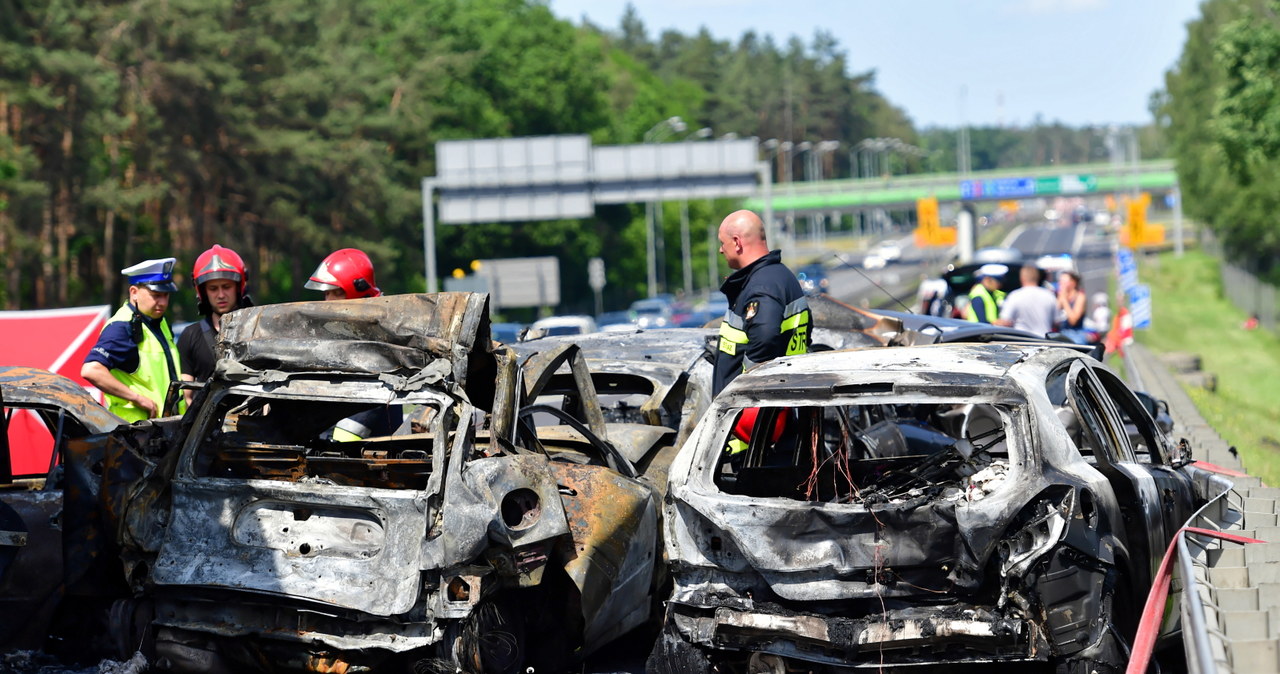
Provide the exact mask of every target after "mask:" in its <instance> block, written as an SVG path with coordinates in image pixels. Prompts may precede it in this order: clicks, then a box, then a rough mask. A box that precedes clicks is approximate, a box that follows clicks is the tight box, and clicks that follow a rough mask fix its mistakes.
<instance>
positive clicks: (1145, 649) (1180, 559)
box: [1125, 461, 1264, 674]
mask: <svg viewBox="0 0 1280 674" xmlns="http://www.w3.org/2000/svg"><path fill="white" fill-rule="evenodd" d="M1191 465H1192V466H1193V467H1194V468H1196V469H1199V470H1198V471H1196V472H1197V473H1201V474H1196V475H1195V476H1194V477H1195V478H1196V481H1197V482H1200V483H1201V486H1200V489H1201V490H1202V492H1201V493H1204V494H1207V495H1211V496H1210V497H1209V499H1208V501H1207V502H1206V503H1205V504H1204V505H1203V506H1201V507H1200V509H1199V510H1197V511H1196V512H1195V513H1194V514H1193V515H1192V516H1191V517H1190V519H1188V520H1187V522H1186V524H1185V525H1183V527H1182V529H1180V530H1179V531H1178V533H1177V534H1175V535H1174V537H1173V539H1172V540H1171V541H1169V548H1168V549H1167V550H1166V551H1165V555H1164V559H1163V560H1161V563H1160V570H1159V571H1158V572H1157V574H1156V578H1155V582H1154V583H1153V584H1152V587H1151V592H1150V593H1149V594H1148V595H1147V602H1146V605H1145V606H1144V607H1143V611H1142V618H1141V620H1140V621H1139V623H1138V632H1137V634H1136V635H1135V636H1134V640H1133V649H1132V653H1131V659H1130V660H1129V665H1128V667H1127V668H1126V669H1125V672H1126V674H1143V673H1144V672H1146V670H1147V665H1148V664H1149V663H1150V661H1151V656H1152V652H1153V650H1154V648H1155V645H1156V638H1157V637H1158V636H1159V633H1160V626H1161V623H1162V621H1163V618H1164V611H1165V604H1166V600H1167V599H1168V595H1169V591H1170V588H1171V587H1172V583H1173V572H1174V564H1173V562H1174V561H1175V560H1176V561H1177V569H1178V575H1179V577H1180V579H1181V581H1182V592H1181V595H1180V602H1179V614H1180V618H1181V620H1182V640H1183V653H1184V655H1185V656H1186V662H1187V671H1188V672H1190V673H1191V674H1207V673H1208V672H1218V671H1220V668H1222V667H1226V668H1228V671H1229V668H1230V663H1229V662H1228V660H1227V646H1226V640H1227V637H1226V635H1225V634H1223V632H1222V630H1221V629H1220V628H1219V627H1218V625H1217V621H1216V620H1215V621H1214V624H1212V625H1210V622H1209V620H1208V619H1207V617H1206V612H1205V605H1206V603H1208V604H1210V605H1212V599H1211V598H1210V595H1211V592H1210V588H1209V586H1208V585H1207V584H1206V583H1204V582H1202V580H1201V577H1202V574H1198V573H1197V572H1196V571H1197V568H1199V569H1201V570H1203V571H1204V572H1205V573H1204V574H1203V575H1204V576H1206V577H1207V569H1208V565H1207V563H1206V561H1205V560H1206V559H1207V557H1208V551H1209V550H1210V549H1211V548H1212V547H1213V546H1219V547H1220V546H1221V545H1222V544H1223V543H1224V542H1226V543H1242V544H1248V543H1262V542H1264V541H1260V540H1258V539H1256V538H1250V537H1248V536H1242V535H1240V534H1233V533H1230V532H1228V531H1226V530H1225V529H1227V528H1232V527H1236V526H1238V525H1239V524H1240V523H1241V522H1242V521H1243V519H1244V500H1243V497H1242V496H1241V495H1240V494H1238V493H1236V492H1235V484H1234V483H1233V482H1232V481H1231V480H1229V479H1227V478H1228V477H1243V476H1244V473H1239V472H1237V471H1233V470H1229V469H1226V468H1222V467H1220V466H1215V465H1213V464H1210V463H1205V462H1203V461H1197V462H1195V463H1193V464H1191ZM1232 497H1234V498H1235V499H1236V500H1237V503H1236V504H1232V502H1231V501H1232ZM1197 525H1200V526H1197ZM1206 526H1207V527H1209V528H1205V527H1206ZM1197 536H1198V537H1205V538H1210V539H1213V540H1212V542H1208V543H1206V542H1203V541H1201V540H1200V539H1199V538H1195V537H1197ZM1193 544H1194V546H1195V547H1197V548H1199V552H1198V553H1197V554H1193V553H1192V545H1193ZM1215 609H1216V607H1215Z"/></svg>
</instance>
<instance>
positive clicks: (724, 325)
mask: <svg viewBox="0 0 1280 674" xmlns="http://www.w3.org/2000/svg"><path fill="white" fill-rule="evenodd" d="M809 323H810V316H809V301H808V300H807V299H805V298H803V297H801V298H800V299H798V300H796V301H794V302H791V303H790V304H788V305H787V306H786V307H785V308H784V309H783V311H782V323H781V324H780V325H779V326H778V332H779V333H782V334H786V333H788V332H790V333H791V337H790V339H788V340H787V350H786V353H785V354H784V355H787V356H795V355H797V354H801V353H808V352H809ZM746 324H747V322H746V319H744V318H742V317H741V316H739V315H738V314H735V313H733V310H729V311H726V312H725V314H724V321H723V322H721V323H720V350H721V351H723V352H725V353H727V354H729V355H730V356H733V355H736V354H737V352H738V347H739V345H743V344H746V343H747V342H748V341H749V339H748V337H747V331H746V327H747V325H746ZM755 364H756V363H755V362H754V361H752V360H751V359H749V358H747V357H746V356H745V355H744V356H743V362H742V369H743V371H746V370H747V369H750V367H751V366H752V365H755Z"/></svg>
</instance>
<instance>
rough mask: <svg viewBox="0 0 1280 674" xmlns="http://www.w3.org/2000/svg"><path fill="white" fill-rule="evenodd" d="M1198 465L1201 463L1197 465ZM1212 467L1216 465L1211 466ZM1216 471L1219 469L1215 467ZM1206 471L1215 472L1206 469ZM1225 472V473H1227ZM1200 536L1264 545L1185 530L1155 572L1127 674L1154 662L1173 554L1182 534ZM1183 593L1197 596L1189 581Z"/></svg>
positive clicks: (1195, 529) (1218, 533) (1207, 531)
mask: <svg viewBox="0 0 1280 674" xmlns="http://www.w3.org/2000/svg"><path fill="white" fill-rule="evenodd" d="M1196 463H1197V464H1198V463H1199V462H1196ZM1208 465H1210V466H1212V465H1213V464H1208ZM1214 468H1217V466H1214ZM1206 470H1212V469H1209V468H1206ZM1224 470H1225V469H1224ZM1184 531H1185V532H1187V533H1189V534H1200V535H1203V536H1210V537H1212V538H1218V539H1222V540H1224V541H1230V542H1232V543H1265V542H1266V541H1260V540H1258V539H1256V538H1249V537H1248V536H1241V535H1239V534H1229V533H1226V532H1225V531H1214V530H1212V529H1201V528H1200V527H1183V528H1182V529H1179V530H1178V533H1176V534H1174V535H1173V540H1171V541H1169V549H1167V550H1165V553H1164V559H1163V560H1161V561H1160V570H1159V571H1157V572H1156V579H1155V582H1154V583H1152V584H1151V593H1150V594H1148V595H1147V604H1146V606H1144V607H1143V609H1142V619H1141V620H1139V621H1138V633H1137V634H1136V635H1134V637H1133V651H1132V653H1131V654H1130V660H1129V666H1128V667H1127V668H1126V669H1125V670H1124V671H1125V674H1143V673H1144V672H1146V671H1147V664H1148V663H1150V662H1151V653H1152V651H1154V650H1155V647H1156V637H1157V636H1159V634H1160V622H1161V620H1162V619H1163V618H1164V603H1165V600H1166V599H1167V598H1168V597H1169V585H1170V584H1171V583H1172V582H1173V552H1174V549H1175V548H1176V546H1177V545H1178V541H1180V540H1182V532H1184ZM1182 591H1183V592H1195V587H1193V586H1192V584H1191V583H1190V579H1187V582H1184V583H1183V588H1182Z"/></svg>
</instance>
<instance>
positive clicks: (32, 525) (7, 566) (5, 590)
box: [0, 367, 125, 649]
mask: <svg viewBox="0 0 1280 674" xmlns="http://www.w3.org/2000/svg"><path fill="white" fill-rule="evenodd" d="M0 410H2V415H0V443H2V444H0V606H2V607H3V610H0V644H3V646H4V648H5V649H34V648H39V647H41V646H42V645H43V644H44V642H45V639H46V638H47V635H48V633H49V631H50V628H51V623H52V622H53V620H54V617H55V612H56V610H57V609H58V607H59V605H60V602H61V599H62V597H63V595H64V578H63V530H64V528H66V527H65V525H66V523H65V522H64V519H63V502H62V499H63V487H64V481H63V467H62V466H61V465H60V464H58V463H57V462H56V461H53V460H51V459H53V458H56V457H59V456H61V455H62V454H63V453H64V452H65V451H66V449H67V447H68V446H71V445H78V446H83V447H87V446H90V445H97V444H98V443H100V442H102V441H104V440H105V435H104V434H105V433H107V432H109V431H111V430H113V429H115V428H116V427H118V426H120V425H122V424H124V423H125V422H124V421H123V420H122V419H120V418H119V417H117V416H115V415H114V414H111V413H110V412H108V411H107V410H106V409H105V408H103V407H102V406H101V405H99V404H98V403H97V402H96V401H95V400H93V398H91V397H90V396H89V394H88V392H87V391H85V389H84V388H83V387H81V386H80V385H78V384H76V383H75V382H73V381H71V380H70V379H67V378H66V377H63V376H61V375H58V374H54V373H52V372H49V371H47V370H41V369H36V368H30V367H0ZM17 415H25V416H26V418H27V419H30V420H33V421H34V426H35V427H37V428H43V429H44V430H45V431H47V436H45V437H47V438H48V439H49V440H50V445H49V446H50V448H51V450H52V454H53V456H52V457H49V458H47V459H43V458H42V460H43V461H46V462H47V465H48V473H47V474H46V473H45V472H43V471H42V472H41V473H40V474H39V475H35V476H15V475H14V474H13V470H12V468H13V466H14V463H13V461H11V457H13V456H16V455H19V454H21V455H24V456H27V457H30V455H31V454H32V453H33V451H34V448H33V447H29V446H24V445H23V444H19V443H26V442H32V441H35V440H36V439H35V438H32V437H30V436H22V438H21V439H20V438H18V437H11V435H10V432H9V431H10V423H11V422H12V421H13V420H14V419H15V418H17Z"/></svg>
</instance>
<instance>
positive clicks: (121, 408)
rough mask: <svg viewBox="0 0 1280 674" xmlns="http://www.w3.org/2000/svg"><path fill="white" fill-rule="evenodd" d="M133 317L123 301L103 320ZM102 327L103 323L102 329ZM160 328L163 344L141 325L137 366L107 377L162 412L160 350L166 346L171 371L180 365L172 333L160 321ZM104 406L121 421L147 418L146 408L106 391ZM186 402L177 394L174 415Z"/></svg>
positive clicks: (163, 361)
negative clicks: (148, 399) (171, 360)
mask: <svg viewBox="0 0 1280 674" xmlns="http://www.w3.org/2000/svg"><path fill="white" fill-rule="evenodd" d="M132 319H133V309H132V308H131V307H130V306H129V305H128V304H125V305H124V306H123V307H120V310H119V311H117V312H116V313H115V315H113V316H112V317H111V320H109V321H107V324H111V323H117V322H124V323H128V322H129V321H130V320H132ZM105 327H106V326H103V328H104V329H105ZM160 331H161V332H162V333H163V334H164V338H165V342H166V343H165V344H161V343H160V340H158V339H156V335H155V333H154V332H152V331H151V328H149V327H147V326H145V325H144V326H142V343H140V344H138V369H137V370H136V371H134V372H132V373H130V372H123V371H121V370H117V369H114V368H113V369H112V370H111V376H113V377H115V378H116V381H118V382H120V383H121V384H124V385H125V386H128V387H129V388H131V389H133V390H134V391H135V392H137V393H138V394H140V395H144V396H146V397H147V398H150V399H151V400H152V401H154V402H155V404H156V409H157V410H159V411H163V408H164V398H165V396H166V395H168V394H169V381H170V380H169V359H167V358H165V354H164V350H165V348H166V347H167V348H168V349H169V353H170V355H171V356H172V357H173V367H174V370H176V371H178V372H181V371H182V366H181V364H180V363H179V362H178V348H177V347H176V346H174V344H173V333H172V332H170V331H169V322H168V321H161V322H160ZM105 395H106V398H107V409H109V410H111V411H112V412H113V413H114V414H115V415H116V416H118V417H120V418H121V419H124V420H125V421H129V422H133V421H141V420H143V419H146V418H147V411H146V410H144V409H142V408H141V407H138V406H137V405H134V404H133V403H132V402H130V401H128V400H125V399H123V398H117V397H116V396H113V395H111V394H109V393H106V394H105ZM186 407H187V404H186V400H185V399H184V396H178V410H177V413H178V414H182V412H183V411H184V410H185V409H186Z"/></svg>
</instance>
